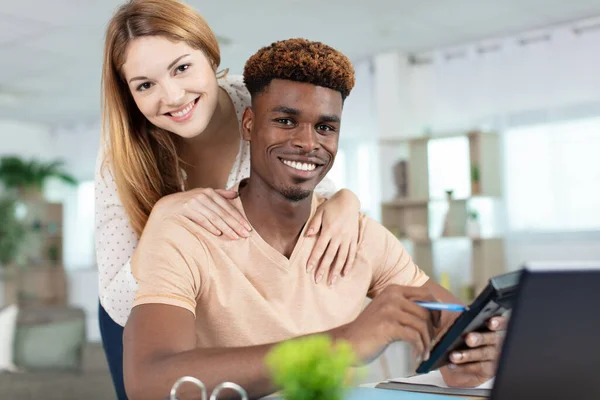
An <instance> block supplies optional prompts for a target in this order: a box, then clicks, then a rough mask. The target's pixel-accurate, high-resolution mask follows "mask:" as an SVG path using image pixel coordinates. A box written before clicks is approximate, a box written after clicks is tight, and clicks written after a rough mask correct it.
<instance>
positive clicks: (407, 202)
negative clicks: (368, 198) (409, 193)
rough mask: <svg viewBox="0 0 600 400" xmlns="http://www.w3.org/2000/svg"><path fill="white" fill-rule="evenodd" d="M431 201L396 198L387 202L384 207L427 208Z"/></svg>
mask: <svg viewBox="0 0 600 400" xmlns="http://www.w3.org/2000/svg"><path fill="white" fill-rule="evenodd" d="M428 204H429V199H411V198H396V199H393V200H390V201H386V202H385V203H383V204H382V206H383V207H418V206H423V207H427V205H428Z"/></svg>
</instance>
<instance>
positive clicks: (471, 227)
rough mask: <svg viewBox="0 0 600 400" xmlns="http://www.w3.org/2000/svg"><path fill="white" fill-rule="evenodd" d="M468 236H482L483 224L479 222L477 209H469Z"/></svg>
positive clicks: (477, 237) (473, 237)
mask: <svg viewBox="0 0 600 400" xmlns="http://www.w3.org/2000/svg"><path fill="white" fill-rule="evenodd" d="M466 233H467V236H468V237H470V238H472V239H479V238H480V237H481V224H480V223H479V213H478V212H477V211H476V210H473V209H471V210H469V212H468V213H467V226H466Z"/></svg>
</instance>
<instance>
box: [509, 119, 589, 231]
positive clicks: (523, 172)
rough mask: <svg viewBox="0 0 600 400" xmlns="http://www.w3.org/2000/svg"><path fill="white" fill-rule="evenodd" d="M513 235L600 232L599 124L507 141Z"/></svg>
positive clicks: (516, 132)
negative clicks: (519, 233) (517, 233)
mask: <svg viewBox="0 0 600 400" xmlns="http://www.w3.org/2000/svg"><path fill="white" fill-rule="evenodd" d="M504 146H505V148H504V149H505V160H504V171H505V179H506V182H505V187H506V207H507V215H508V226H509V229H510V230H511V231H538V232H539V231H589V230H600V160H599V159H598V158H599V156H600V118H594V119H586V120H578V121H568V122H561V123H552V124H546V125H537V126H528V127H522V128H518V129H511V130H509V131H507V132H506V133H505V135H504Z"/></svg>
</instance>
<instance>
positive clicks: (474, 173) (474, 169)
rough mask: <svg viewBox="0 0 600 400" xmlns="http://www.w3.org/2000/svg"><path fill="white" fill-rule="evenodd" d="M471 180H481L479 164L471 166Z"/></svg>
mask: <svg viewBox="0 0 600 400" xmlns="http://www.w3.org/2000/svg"><path fill="white" fill-rule="evenodd" d="M471 181H472V182H479V167H478V166H477V165H473V166H472V167H471Z"/></svg>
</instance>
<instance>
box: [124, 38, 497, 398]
mask: <svg viewBox="0 0 600 400" xmlns="http://www.w3.org/2000/svg"><path fill="white" fill-rule="evenodd" d="M244 80H245V82H246V85H247V87H248V90H249V91H250V93H251V94H252V107H251V108H249V109H247V110H246V112H245V114H244V117H243V126H242V129H243V135H244V139H245V140H248V141H250V146H251V152H252V157H251V159H252V165H251V168H252V170H251V175H250V178H249V179H247V180H246V181H243V182H241V183H240V185H239V188H238V190H239V193H240V196H239V198H238V199H235V200H234V201H233V204H234V205H235V207H237V208H238V209H239V210H240V211H241V212H242V213H244V214H245V216H246V217H247V218H248V221H249V222H250V223H251V224H252V226H253V228H254V229H253V231H252V233H251V236H250V237H249V238H248V239H247V240H244V241H241V240H238V241H233V240H229V239H227V238H225V237H215V236H213V235H211V234H209V233H207V232H204V231H202V229H201V228H198V227H197V226H196V225H194V224H193V223H190V222H189V221H187V220H185V219H183V218H181V219H180V218H178V217H167V218H166V219H165V218H163V219H160V220H159V219H154V220H153V219H152V218H151V219H150V221H149V222H148V225H147V226H146V228H145V230H144V235H143V236H142V239H141V241H140V243H139V245H138V248H137V250H136V254H135V255H134V257H133V260H132V267H133V271H134V274H135V276H136V279H137V280H138V283H139V289H138V293H137V296H136V301H135V304H134V305H135V306H134V309H133V311H132V313H131V316H130V318H129V321H128V323H127V326H126V328H125V334H124V346H125V354H124V357H125V360H124V367H125V384H126V388H127V392H128V395H129V396H130V398H134V399H135V398H140V399H152V398H163V397H164V396H165V394H166V393H168V390H169V388H170V387H171V385H172V384H173V383H174V382H175V381H176V380H177V379H178V378H180V377H181V376H184V375H192V376H195V377H198V378H199V379H201V380H202V381H203V382H205V383H206V384H207V386H208V387H209V390H210V389H211V388H213V387H214V386H216V385H217V384H218V383H220V382H222V381H232V382H235V383H238V384H239V385H241V386H242V387H244V388H245V389H246V390H247V391H248V393H249V395H250V396H251V397H260V396H263V395H266V394H269V393H271V392H273V391H274V390H276V388H274V387H273V385H272V383H271V382H270V380H269V374H268V371H267V369H266V367H265V365H264V358H265V356H266V354H267V353H268V352H269V351H270V349H271V348H272V346H273V345H274V344H276V343H278V342H281V341H284V340H288V339H291V338H294V337H298V336H303V335H308V334H314V333H319V332H320V333H326V334H329V335H330V336H331V337H332V338H333V339H334V340H346V341H348V342H349V343H350V344H351V345H352V346H353V348H354V350H355V351H356V354H357V355H358V357H359V359H360V360H361V361H363V362H368V361H370V360H372V359H374V358H375V357H377V355H379V354H380V353H381V352H382V351H383V350H385V348H386V346H387V345H389V344H390V343H392V342H394V341H398V340H404V341H407V342H409V343H411V344H412V346H413V347H414V349H415V351H416V352H417V353H418V354H419V355H420V356H421V357H423V358H427V357H428V354H429V350H430V346H431V342H432V339H433V338H435V337H436V335H437V334H439V333H440V332H441V330H443V329H445V328H446V327H447V326H448V325H449V324H450V323H451V322H452V320H453V318H455V316H453V315H452V314H450V313H447V314H446V313H442V314H441V315H440V314H439V313H437V312H431V311H428V310H426V309H424V308H422V307H420V306H418V305H417V304H416V303H415V302H414V301H415V300H425V301H436V300H439V301H450V302H456V301H457V299H455V298H454V296H452V295H451V294H450V293H449V292H447V291H446V290H445V289H443V288H442V287H441V286H439V285H438V284H437V283H435V282H432V281H431V280H429V279H428V278H427V276H426V275H425V274H424V273H423V272H422V271H421V270H419V268H418V267H417V266H416V265H415V264H414V263H413V262H412V260H411V258H410V256H409V255H408V254H407V253H406V252H405V250H404V248H403V247H402V245H401V244H400V243H399V242H398V241H397V240H396V239H395V238H394V236H393V235H391V234H390V233H389V232H388V231H387V230H386V229H385V228H383V227H382V226H381V225H380V224H378V223H376V222H375V221H373V220H371V219H369V218H367V217H366V216H364V215H362V216H361V217H360V234H359V242H358V250H357V255H356V261H355V264H354V268H353V271H352V273H351V274H348V275H347V276H346V277H345V278H344V279H343V280H341V281H339V282H338V283H337V284H336V285H334V286H333V287H330V286H328V285H315V284H314V282H312V281H311V276H310V274H306V273H305V268H304V265H306V261H307V258H308V256H309V255H310V249H311V248H312V246H313V244H314V241H315V240H316V238H315V237H307V236H306V235H305V232H304V231H303V230H304V227H305V224H306V222H307V221H308V220H309V218H310V216H311V215H312V213H314V211H315V209H316V207H317V206H318V204H320V202H322V201H323V199H322V198H319V197H318V196H316V195H314V194H313V190H314V188H315V186H316V185H317V183H318V182H319V181H320V180H321V179H322V178H323V177H324V176H325V174H326V173H327V172H328V171H329V169H330V168H331V166H332V165H333V162H334V159H335V155H336V152H337V146H338V138H339V131H340V124H341V115H342V107H343V102H344V99H345V98H346V97H347V96H348V95H349V93H350V91H351V90H352V87H353V85H354V71H353V68H352V65H351V63H350V61H349V60H348V59H347V58H346V57H345V56H344V55H342V54H341V53H339V52H337V51H336V50H334V49H332V48H330V47H328V46H326V45H323V44H321V43H317V42H309V41H305V40H301V39H291V40H286V41H281V42H276V43H274V44H272V45H271V46H269V47H266V48H263V49H261V50H260V51H259V52H258V53H257V54H255V55H254V56H252V57H251V58H250V59H249V60H248V62H247V64H246V67H245V70H244ZM367 296H368V297H371V298H372V299H373V301H372V302H370V303H369V305H368V306H367V307H366V308H364V310H363V306H364V301H365V298H366V297H367ZM494 321H495V324H496V327H495V328H493V329H494V330H499V329H502V328H503V325H504V322H505V321H504V320H503V319H498V320H494ZM473 340H475V342H473ZM498 342H499V338H498V335H497V334H496V333H495V332H491V333H486V334H475V335H473V337H472V338H469V340H468V343H469V345H471V347H474V348H473V349H472V350H469V351H464V352H461V353H459V354H457V355H455V356H458V358H454V359H453V361H455V364H453V368H444V369H443V371H442V373H443V375H444V378H445V380H446V382H447V383H448V384H449V385H453V386H474V385H478V384H480V383H482V381H485V380H487V379H489V378H490V377H491V376H492V375H493V373H494V363H495V360H496V359H497V355H498V345H499V344H498Z"/></svg>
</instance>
